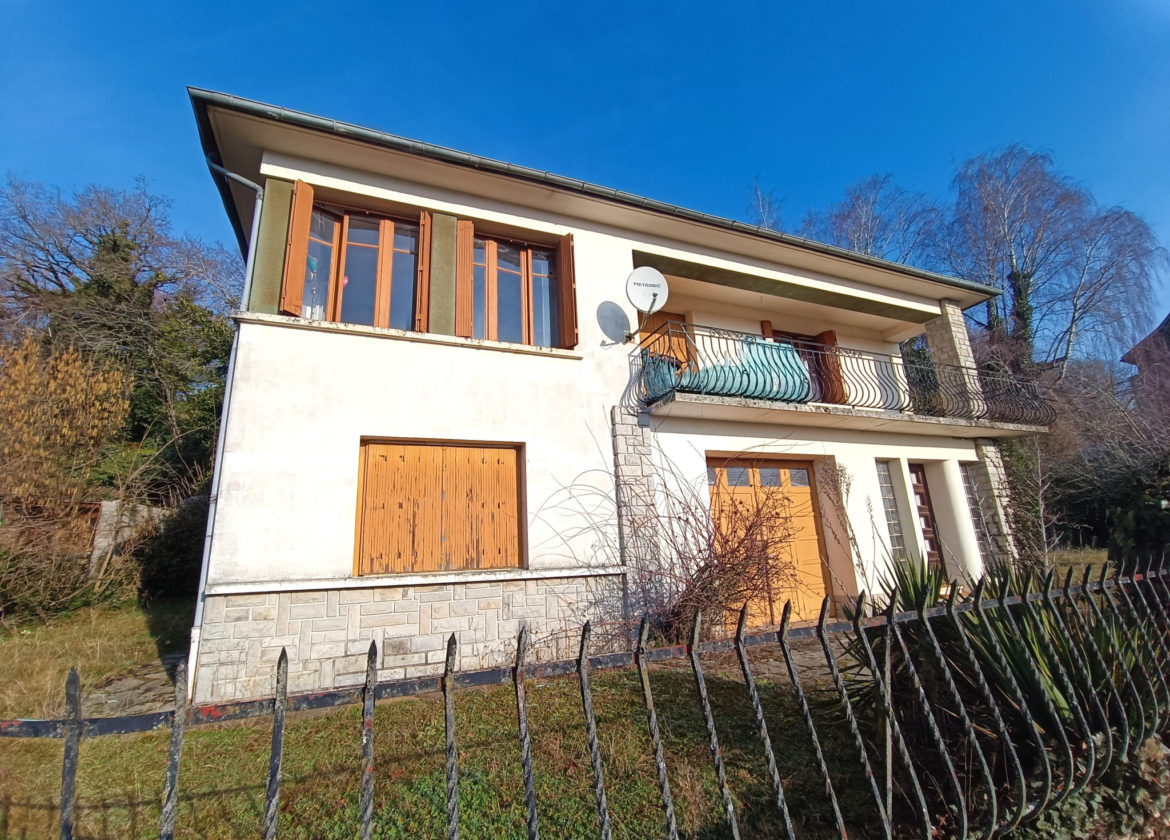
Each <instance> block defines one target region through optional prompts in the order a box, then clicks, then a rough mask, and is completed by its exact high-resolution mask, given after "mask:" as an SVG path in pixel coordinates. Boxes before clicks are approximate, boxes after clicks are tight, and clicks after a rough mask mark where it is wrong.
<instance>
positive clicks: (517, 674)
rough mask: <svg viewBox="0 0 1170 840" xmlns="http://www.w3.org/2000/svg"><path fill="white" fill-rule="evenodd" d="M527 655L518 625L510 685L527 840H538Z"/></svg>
mask: <svg viewBox="0 0 1170 840" xmlns="http://www.w3.org/2000/svg"><path fill="white" fill-rule="evenodd" d="M527 653H528V624H527V622H526V623H524V624H522V625H520V635H519V636H518V637H517V639H516V667H515V668H514V669H513V671H512V683H513V685H514V686H515V687H516V720H517V722H518V724H519V727H520V762H521V763H522V764H523V765H524V804H525V806H526V807H527V811H528V840H540V824H539V822H538V820H537V816H536V781H535V779H534V778H533V776H532V742H531V739H530V738H529V736H528V701H527V695H526V692H525V691H524V657H525V656H526V655H527Z"/></svg>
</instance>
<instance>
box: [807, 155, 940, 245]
mask: <svg viewBox="0 0 1170 840" xmlns="http://www.w3.org/2000/svg"><path fill="white" fill-rule="evenodd" d="M936 215H937V210H936V209H935V207H934V206H933V205H932V204H931V203H930V201H929V200H928V199H927V198H926V196H924V195H921V194H919V193H913V192H909V191H907V190H904V189H902V188H901V187H899V186H897V185H896V184H894V183H893V176H892V175H889V174H886V175H873V176H870V177H869V178H866V179H865V180H863V181H859V182H858V183H856V184H854V185H853V186H851V187H849V189H847V190H846V191H845V198H844V199H843V200H842V201H839V202H837V203H836V204H831V205H829V208H828V209H827V210H825V211H810V212H809V213H808V215H806V216H805V219H804V223H803V224H802V225H801V231H800V232H801V235H802V236H806V237H808V238H810V239H817V240H820V241H822V242H827V243H829V244H830V245H837V246H839V247H841V248H848V249H849V250H850V251H856V252H857V253H859V254H865V255H867V256H871V257H881V258H883V259H887V260H892V261H894V262H901V263H921V262H922V260H923V258H924V251H923V249H924V247H925V245H926V243H927V241H928V236H929V234H930V231H931V228H932V226H933V224H934V220H935V217H936Z"/></svg>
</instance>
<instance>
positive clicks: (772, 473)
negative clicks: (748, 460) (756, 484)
mask: <svg viewBox="0 0 1170 840" xmlns="http://www.w3.org/2000/svg"><path fill="white" fill-rule="evenodd" d="M760 486H761V487H779V486H780V468H779V467H760Z"/></svg>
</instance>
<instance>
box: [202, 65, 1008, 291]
mask: <svg viewBox="0 0 1170 840" xmlns="http://www.w3.org/2000/svg"><path fill="white" fill-rule="evenodd" d="M187 91H188V94H189V95H190V97H191V105H192V107H193V108H194V111H195V119H196V122H197V124H198V128H199V139H200V142H201V144H202V146H203V151H204V154H206V155H207V157H208V158H209V159H210V160H211V161H213V162H214V163H216V164H219V165H225V163H224V160H223V157H222V155H221V150H220V148H219V145H218V143H217V140H216V137H215V132H214V131H213V129H212V125H211V120H210V119H209V114H208V112H209V109H211V108H213V107H216V108H223V109H227V110H231V111H237V112H240V113H243V114H246V115H249V116H252V117H258V118H261V119H265V120H271V121H273V122H277V123H284V124H287V125H291V126H296V127H298V128H301V129H307V130H310V131H316V132H322V133H324V134H329V135H333V136H336V137H340V138H345V139H348V140H356V141H358V142H361V143H365V144H368V145H371V146H379V147H382V148H386V149H391V150H393V151H396V152H400V153H406V154H410V155H415V156H417V157H419V158H426V159H430V160H434V161H438V162H441V163H446V164H451V165H454V166H458V167H466V168H469V169H476V170H480V171H485V172H490V173H494V174H497V175H503V176H506V177H509V178H514V179H516V180H518V181H525V182H529V183H538V184H540V185H542V186H547V187H551V188H553V189H555V190H559V191H564V192H566V193H575V194H578V195H583V196H588V197H591V198H595V199H601V200H604V201H610V202H614V203H617V204H620V205H624V206H627V207H633V208H637V209H640V210H645V211H649V212H651V213H655V214H659V215H661V216H669V217H674V218H678V219H685V220H688V221H691V222H695V223H698V224H701V225H706V226H709V227H711V228H718V229H723V230H728V231H733V232H736V233H740V234H748V235H750V236H753V237H759V238H760V239H764V240H771V241H773V242H777V243H783V244H785V245H788V246H791V247H796V248H799V249H801V250H804V251H808V252H813V253H819V254H823V255H827V256H831V257H836V258H838V259H844V260H848V261H850V262H853V263H856V264H859V265H864V266H870V267H873V268H878V269H884V270H886V271H894V272H897V273H899V274H902V275H904V276H908V277H913V278H916V279H918V280H925V281H929V282H931V283H937V284H942V285H944V286H949V287H951V288H953V289H956V290H961V291H962V292H963V293H964V294H963V295H962V297H963V298H964V300H963V306H964V307H967V306H973V305H975V304H977V303H980V302H982V301H983V300H987V299H988V298H991V297H995V296H997V295H1000V294H1002V292H1001V291H1000V290H999V289H996V288H995V287H993V286H987V285H985V284H982V283H974V282H971V281H968V280H962V279H959V278H956V277H950V276H947V275H944V274H938V273H936V272H933V271H926V270H924V269H920V268H914V267H913V266H908V265H904V264H901V263H895V262H891V261H889V260H884V259H881V258H878V257H871V256H867V255H865V254H859V253H857V252H854V251H849V250H847V249H845V248H839V247H837V246H834V245H827V244H825V243H822V242H816V241H814V240H811V239H804V238H802V237H798V236H792V235H791V234H787V233H781V232H779V231H775V230H771V229H769V228H765V227H762V226H759V225H751V224H747V223H745V222H738V221H735V220H732V219H726V218H722V217H720V216H714V215H711V214H709V213H702V212H699V211H697V210H689V209H687V208H685V207H679V206H677V205H673V204H668V203H666V202H662V201H657V200H655V199H652V198H646V197H644V196H640V195H635V194H633V193H628V192H623V191H621V190H616V189H613V188H612V187H603V186H599V185H597V184H591V183H588V182H586V181H581V180H578V179H575V178H568V177H565V176H563V175H556V174H553V173H551V172H542V171H540V170H538V169H531V168H529V167H526V166H519V165H517V164H513V163H506V162H503V161H498V160H493V159H491V158H486V157H480V156H479V155H473V154H469V153H467V152H461V151H457V150H455V149H448V148H445V147H443V146H436V145H433V144H431V143H425V142H422V141H419V140H411V139H408V138H405V137H399V136H397V135H394V134H388V133H386V132H384V131H379V130H377V129H372V128H365V127H363V126H358V125H353V124H351V123H345V122H341V121H339V120H334V119H328V118H325V117H319V116H315V115H313V114H307V113H304V112H302V111H294V110H291V109H288V108H283V107H280V106H277V105H268V104H265V103H262V102H257V101H255V100H251V99H244V98H242V97H239V96H233V95H231V94H227V93H219V92H216V91H210V90H204V89H201V88H194V87H188V88H187ZM212 174H213V178H214V179H215V181H216V185H217V186H218V188H219V191H220V195H221V196H222V197H223V202H224V206H225V207H226V208H227V211H228V216H229V218H230V219H231V223H232V227H233V229H234V230H235V232H236V237H237V238H238V240H239V243H240V250H241V251H242V252H246V251H247V233H246V231H245V226H244V224H243V223H242V221H241V218H240V213H239V210H238V208H237V206H236V202H235V201H234V200H233V197H232V193H231V186H230V185H229V183H228V181H227V179H226V178H224V177H223V176H222V175H219V174H216V173H214V172H213V173H212Z"/></svg>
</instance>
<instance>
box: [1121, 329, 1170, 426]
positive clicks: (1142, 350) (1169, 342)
mask: <svg viewBox="0 0 1170 840" xmlns="http://www.w3.org/2000/svg"><path fill="white" fill-rule="evenodd" d="M1121 361H1123V362H1125V363H1127V364H1131V365H1133V366H1134V367H1136V368H1137V373H1135V374H1134V375H1133V376H1132V377H1130V380H1129V384H1130V389H1131V391H1132V392H1133V396H1134V401H1135V403H1136V404H1137V407H1138V409H1139V410H1140V411H1141V412H1142V413H1144V414H1148V415H1149V416H1150V417H1151V418H1159V419H1160V418H1161V417H1162V415H1163V413H1164V412H1165V408H1166V405H1167V403H1170V315H1167V316H1166V318H1165V319H1164V320H1163V321H1162V323H1160V324H1159V325H1158V326H1157V327H1155V328H1154V331H1153V332H1151V333H1150V334H1149V335H1147V336H1146V337H1145V338H1143V339H1142V340H1141V341H1139V342H1138V343H1137V344H1135V345H1134V346H1133V347H1132V348H1130V350H1129V351H1128V352H1127V353H1126V354H1125V355H1124V356H1122V357H1121Z"/></svg>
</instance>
